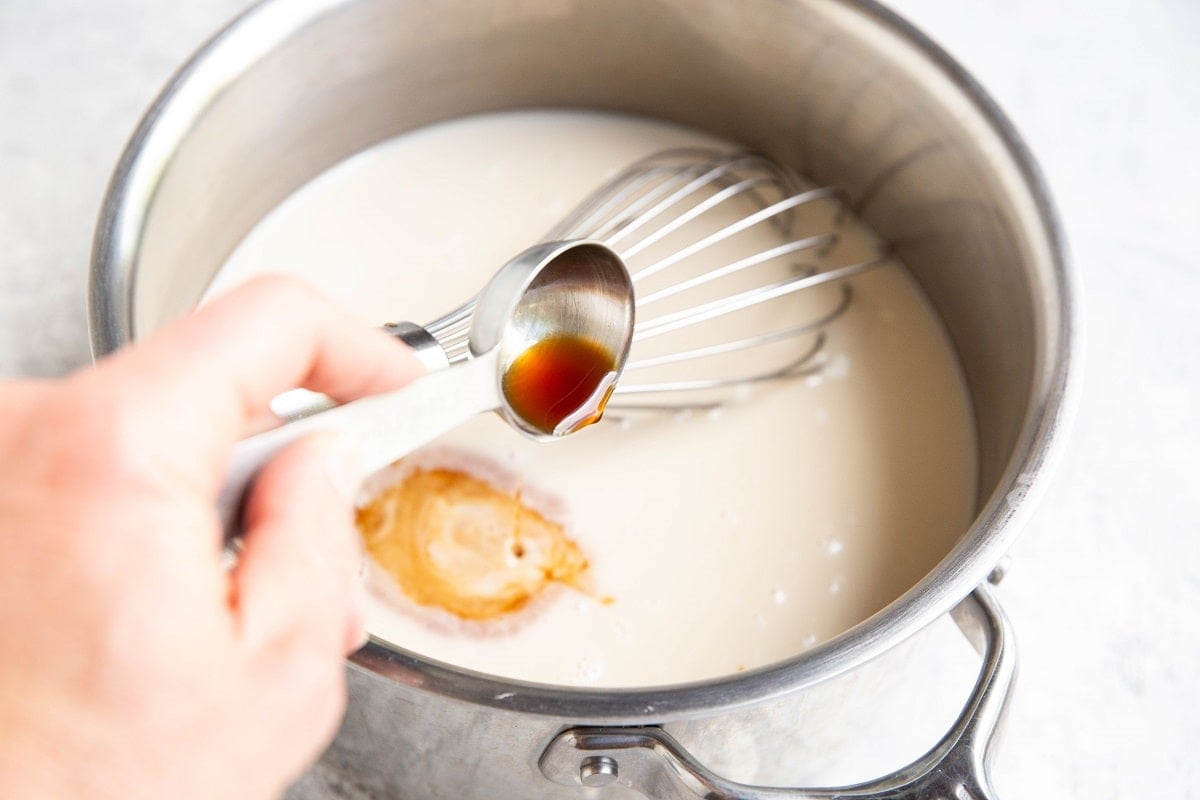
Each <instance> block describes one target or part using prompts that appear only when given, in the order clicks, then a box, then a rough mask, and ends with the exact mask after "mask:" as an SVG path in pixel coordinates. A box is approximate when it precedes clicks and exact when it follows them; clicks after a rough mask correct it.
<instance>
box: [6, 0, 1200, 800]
mask: <svg viewBox="0 0 1200 800" xmlns="http://www.w3.org/2000/svg"><path fill="white" fill-rule="evenodd" d="M246 5H247V3H246V2H244V0H206V2H204V3H194V2H185V0H56V2H53V3H46V2H42V1H41V0H3V2H0V376H6V377H8V376H15V375H58V374H62V373H64V372H66V371H68V370H69V369H71V368H73V367H75V366H78V365H81V364H84V363H87V361H88V360H89V355H88V345H87V336H86V322H85V310H84V288H85V285H86V270H87V260H88V250H89V245H90V238H91V233H92V226H93V223H94V220H95V214H96V210H97V208H98V207H99V203H100V198H101V194H102V192H103V189H104V185H105V182H106V180H107V177H108V174H109V173H110V171H111V169H112V166H113V164H114V162H115V160H116V157H117V155H118V153H119V151H120V148H121V146H122V144H123V143H124V140H125V139H126V137H127V136H128V135H129V133H130V132H131V130H132V128H133V126H134V124H135V123H136V121H137V118H138V117H139V115H140V113H141V111H142V110H143V109H144V108H145V107H146V106H147V105H148V104H149V102H150V100H151V99H152V98H153V96H154V95H155V94H156V93H157V91H158V89H159V88H160V87H161V85H162V84H163V82H164V81H165V80H166V78H167V76H168V75H169V74H170V73H171V72H172V71H173V69H174V68H175V67H176V66H177V65H179V64H180V63H181V62H182V61H183V60H184V59H185V58H186V57H187V55H188V54H189V53H190V52H191V51H192V50H193V49H194V48H195V47H196V46H197V45H198V44H199V43H200V42H201V41H202V40H203V39H204V38H206V37H207V35H209V34H210V33H212V32H213V31H214V30H216V28H217V27H218V26H219V25H220V24H221V23H223V22H224V21H226V20H227V19H229V18H230V17H232V16H233V15H234V14H235V13H236V12H237V11H239V10H240V9H242V8H244V7H245V6H246ZM891 5H892V6H893V7H894V8H896V9H897V10H898V11H900V12H901V13H902V14H904V15H905V16H908V17H909V19H911V20H912V21H914V22H915V23H916V24H917V25H918V26H919V27H921V28H923V29H924V30H925V31H926V32H927V33H929V34H930V35H931V36H932V37H933V38H934V39H936V40H937V41H939V42H940V43H941V44H942V45H943V46H944V47H946V48H947V49H948V50H949V51H950V52H951V53H952V54H953V55H954V56H956V57H957V58H958V59H959V60H960V61H961V62H962V63H963V64H964V66H966V67H967V69H968V70H970V71H971V72H973V73H974V75H975V76H976V77H977V78H978V79H979V80H980V81H981V82H982V83H983V84H984V86H985V87H986V88H987V89H988V90H989V91H990V92H991V93H992V94H993V96H994V97H995V99H996V100H997V101H998V102H999V103H1000V105H1001V106H1002V107H1003V108H1004V109H1005V110H1006V111H1007V112H1008V114H1009V115H1010V116H1011V118H1012V119H1013V121H1014V122H1015V123H1016V125H1017V127H1018V129H1019V130H1020V131H1021V132H1022V134H1023V135H1024V136H1025V138H1026V140H1027V142H1028V143H1029V145H1030V147H1031V148H1032V150H1033V152H1034V153H1035V155H1036V156H1037V158H1038V159H1039V161H1040V162H1041V165H1042V167H1043V169H1044V170H1045V172H1046V174H1047V177H1048V179H1049V183H1050V186H1051V189H1052V191H1053V193H1054V195H1055V197H1056V199H1057V201H1058V204H1059V207H1060V210H1061V212H1062V214H1063V217H1064V219H1065V223H1066V228H1067V233H1068V243H1069V245H1070V248H1071V251H1072V259H1073V261H1074V264H1075V267H1076V269H1077V273H1078V276H1079V278H1080V281H1081V283H1082V286H1083V293H1084V303H1085V314H1086V323H1087V324H1086V339H1087V353H1086V364H1085V369H1084V372H1085V379H1084V386H1083V395H1082V403H1081V408H1080V413H1079V416H1078V421H1077V424H1076V426H1075V431H1074V434H1073V437H1072V440H1071V444H1070V446H1069V448H1068V450H1067V453H1066V456H1065V458H1064V460H1063V462H1062V464H1061V466H1060V468H1059V471H1058V473H1057V478H1056V480H1055V482H1054V484H1053V485H1052V486H1051V488H1050V490H1049V491H1048V493H1047V494H1046V496H1045V498H1044V499H1043V500H1042V502H1041V504H1040V506H1039V507H1038V510H1037V512H1036V514H1035V515H1034V518H1033V520H1032V522H1031V523H1030V524H1029V526H1028V528H1027V530H1026V531H1025V533H1024V535H1023V537H1022V538H1021V540H1020V541H1019V542H1018V543H1017V545H1016V546H1015V547H1014V549H1013V551H1012V556H1013V561H1014V565H1013V568H1012V570H1011V572H1010V573H1009V576H1008V578H1007V579H1006V580H1005V581H1004V583H1003V585H1002V586H1001V587H1000V590H999V595H1000V598H1001V601H1002V603H1003V605H1004V606H1005V607H1006V609H1007V610H1008V612H1009V614H1010V616H1011V617H1012V621H1013V623H1014V625H1015V628H1016V631H1017V635H1018V637H1019V645H1020V677H1019V682H1018V685H1017V690H1016V694H1015V696H1014V698H1013V702H1012V706H1011V710H1010V715H1009V719H1008V724H1007V726H1006V728H1005V731H1004V736H1003V743H1002V747H1001V750H1000V752H999V754H998V757H997V759H996V761H995V764H994V770H993V777H994V781H995V784H996V787H997V789H998V791H999V793H1000V795H1001V796H1002V797H1007V798H1022V797H1080V798H1088V799H1089V800H1098V799H1099V798H1125V797H1128V798H1140V797H1169V798H1184V797H1200V788H1196V787H1197V786H1200V758H1197V756H1196V755H1195V752H1196V748H1197V744H1198V743H1200V713H1198V712H1200V678H1198V677H1197V671H1198V670H1200V622H1197V619H1196V617H1195V616H1194V615H1195V614H1197V613H1200V488H1198V487H1197V481H1198V480H1200V425H1197V423H1196V420H1195V415H1196V413H1197V408H1198V407H1200V358H1198V357H1197V356H1198V355H1200V347H1198V346H1197V345H1198V344H1200V313H1198V310H1197V305H1198V304H1200V200H1198V199H1197V198H1198V197H1200V189H1198V187H1200V157H1198V156H1197V150H1198V149H1200V145H1198V143H1200V89H1198V88H1197V83H1196V80H1197V78H1196V76H1197V75H1200V4H1197V3H1195V2H1194V1H1193V0H1146V2H1141V3H1133V2H1128V1H1127V2H1118V1H1117V0H1107V1H1106V0H975V2H970V3H966V2H960V1H959V0H892V3H891Z"/></svg>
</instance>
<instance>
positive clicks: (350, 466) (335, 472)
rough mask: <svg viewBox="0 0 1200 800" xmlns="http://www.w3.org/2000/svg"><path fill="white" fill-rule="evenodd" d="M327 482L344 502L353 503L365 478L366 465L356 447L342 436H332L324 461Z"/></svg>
mask: <svg viewBox="0 0 1200 800" xmlns="http://www.w3.org/2000/svg"><path fill="white" fill-rule="evenodd" d="M326 464H327V469H328V470H329V480H330V482H332V483H333V486H334V488H335V489H337V491H338V493H339V494H341V495H342V497H344V498H346V502H348V503H351V504H353V503H355V502H357V500H358V494H359V492H360V491H361V490H362V484H363V480H364V479H365V478H366V471H367V470H366V465H365V464H364V463H363V454H362V451H361V450H359V448H358V446H357V445H355V444H354V443H353V442H351V441H349V440H348V439H346V438H345V437H343V436H334V437H333V439H332V441H331V442H330V444H329V449H328V456H327V459H326Z"/></svg>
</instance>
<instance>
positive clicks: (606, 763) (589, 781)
mask: <svg viewBox="0 0 1200 800" xmlns="http://www.w3.org/2000/svg"><path fill="white" fill-rule="evenodd" d="M616 779H617V760H616V759H615V758H612V757H611V756H588V757H587V758H585V759H583V761H581V762H579V782H580V783H582V784H583V785H584V786H592V787H600V786H608V785H609V784H611V783H613V782H614V781H616Z"/></svg>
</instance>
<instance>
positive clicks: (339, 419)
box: [217, 350, 500, 538]
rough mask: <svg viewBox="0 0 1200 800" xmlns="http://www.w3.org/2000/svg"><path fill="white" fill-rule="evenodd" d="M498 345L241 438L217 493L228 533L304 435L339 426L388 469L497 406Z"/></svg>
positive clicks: (373, 464) (371, 464)
mask: <svg viewBox="0 0 1200 800" xmlns="http://www.w3.org/2000/svg"><path fill="white" fill-rule="evenodd" d="M498 361H499V356H498V354H497V352H496V351H495V350H493V351H491V352H489V353H485V354H484V355H482V356H480V357H478V358H476V359H473V360H471V361H468V362H467V363H465V364H462V365H459V366H455V367H452V368H450V369H445V370H442V371H440V372H432V373H429V374H428V375H425V376H423V377H421V378H419V379H418V380H416V381H413V382H412V383H411V384H409V385H408V386H406V387H404V388H403V389H399V390H397V391H395V392H389V393H387V394H380V395H375V396H373V397H365V398H363V399H361V400H355V401H354V402H352V403H346V404H345V405H340V406H337V407H335V408H331V409H329V410H328V411H322V412H320V413H317V414H313V415H312V416H309V417H304V418H302V419H299V420H296V421H295V422H290V423H288V424H286V425H282V426H280V427H278V428H274V429H272V430H269V431H266V432H264V433H260V434H258V435H256V436H251V437H249V438H247V439H243V440H242V441H241V442H239V443H238V444H237V445H236V446H235V447H234V450H233V457H232V459H231V460H230V463H229V469H228V471H227V472H226V475H225V484H224V486H223V487H222V488H221V493H220V495H219V496H218V498H217V511H218V513H219V514H220V516H221V522H222V523H223V525H224V527H225V535H226V538H229V537H231V536H235V535H237V534H239V533H240V532H241V525H240V519H241V512H242V503H243V502H244V499H245V496H246V492H247V489H248V488H249V487H250V484H251V483H253V481H254V477H255V476H256V475H257V474H258V472H259V470H260V469H262V468H263V467H264V466H265V465H266V464H267V462H268V461H270V460H271V459H272V458H273V457H274V456H275V455H276V454H277V453H279V451H281V450H282V449H283V448H284V447H286V446H287V445H289V444H291V443H292V442H294V441H296V440H297V439H299V438H300V437H302V436H306V435H308V434H310V433H315V432H318V431H331V432H334V433H338V434H340V435H342V436H344V437H346V438H347V439H348V440H349V444H350V445H351V446H353V447H357V448H358V449H359V450H360V451H361V452H362V454H363V459H364V465H363V466H364V467H365V468H366V469H367V471H368V472H373V471H375V470H378V469H382V468H384V467H386V466H388V465H389V464H391V463H392V462H393V461H395V460H396V459H398V458H400V457H401V456H403V455H405V454H407V453H410V452H412V451H413V450H415V449H416V448H418V447H420V446H421V445H423V444H425V443H427V442H429V441H430V440H432V439H434V438H436V437H437V436H439V435H441V434H443V433H445V432H446V431H449V430H450V429H452V428H454V427H456V426H458V425H460V424H462V423H463V422H466V421H467V420H468V419H470V418H471V417H474V416H476V415H477V414H481V413H483V412H485V411H492V410H494V409H496V408H498V407H499V405H500V396H499V385H498V383H497V380H496V374H497V363H498Z"/></svg>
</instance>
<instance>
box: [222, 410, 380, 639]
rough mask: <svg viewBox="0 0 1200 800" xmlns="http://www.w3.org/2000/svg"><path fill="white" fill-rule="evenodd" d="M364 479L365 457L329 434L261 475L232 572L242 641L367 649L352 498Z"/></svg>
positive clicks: (286, 454) (304, 443)
mask: <svg viewBox="0 0 1200 800" xmlns="http://www.w3.org/2000/svg"><path fill="white" fill-rule="evenodd" d="M361 483H362V467H361V463H360V460H359V457H358V453H357V452H356V451H354V450H351V449H350V448H349V447H348V445H347V444H346V443H344V442H343V441H342V440H341V439H339V438H338V437H337V436H336V435H333V434H327V433H321V434H314V435H312V436H308V437H305V438H304V439H301V440H300V441H298V442H295V443H293V444H292V445H290V446H289V447H287V448H286V449H285V450H284V451H283V452H281V453H280V454H279V455H278V456H276V457H275V458H274V459H272V461H271V462H270V463H269V464H268V465H267V466H266V467H265V468H264V469H263V470H262V471H261V472H260V473H259V475H258V477H257V479H256V480H255V482H254V485H253V487H252V488H251V491H250V495H249V497H248V498H247V503H246V507H245V517H244V530H245V534H244V542H243V548H242V554H241V557H240V559H239V561H238V565H237V568H236V570H235V572H234V586H235V597H236V598H237V608H238V611H239V612H240V623H241V630H242V635H243V639H244V640H245V641H247V642H248V643H250V644H251V645H258V646H263V645H269V644H272V643H277V642H279V641H280V640H290V641H291V642H293V643H296V644H300V643H306V644H310V645H311V646H312V647H314V648H316V649H319V650H326V649H328V651H329V652H331V653H335V654H336V655H337V656H338V657H340V656H342V655H344V654H345V653H346V652H348V651H350V650H353V649H355V648H357V647H358V646H359V645H360V644H361V643H362V638H363V628H362V626H363V619H362V618H363V603H364V589H363V583H362V580H361V578H360V569H361V564H362V546H361V541H360V539H359V536H358V532H357V531H356V530H355V528H354V518H353V502H352V501H353V498H354V496H355V495H356V494H357V492H358V489H359V486H360V484H361Z"/></svg>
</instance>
